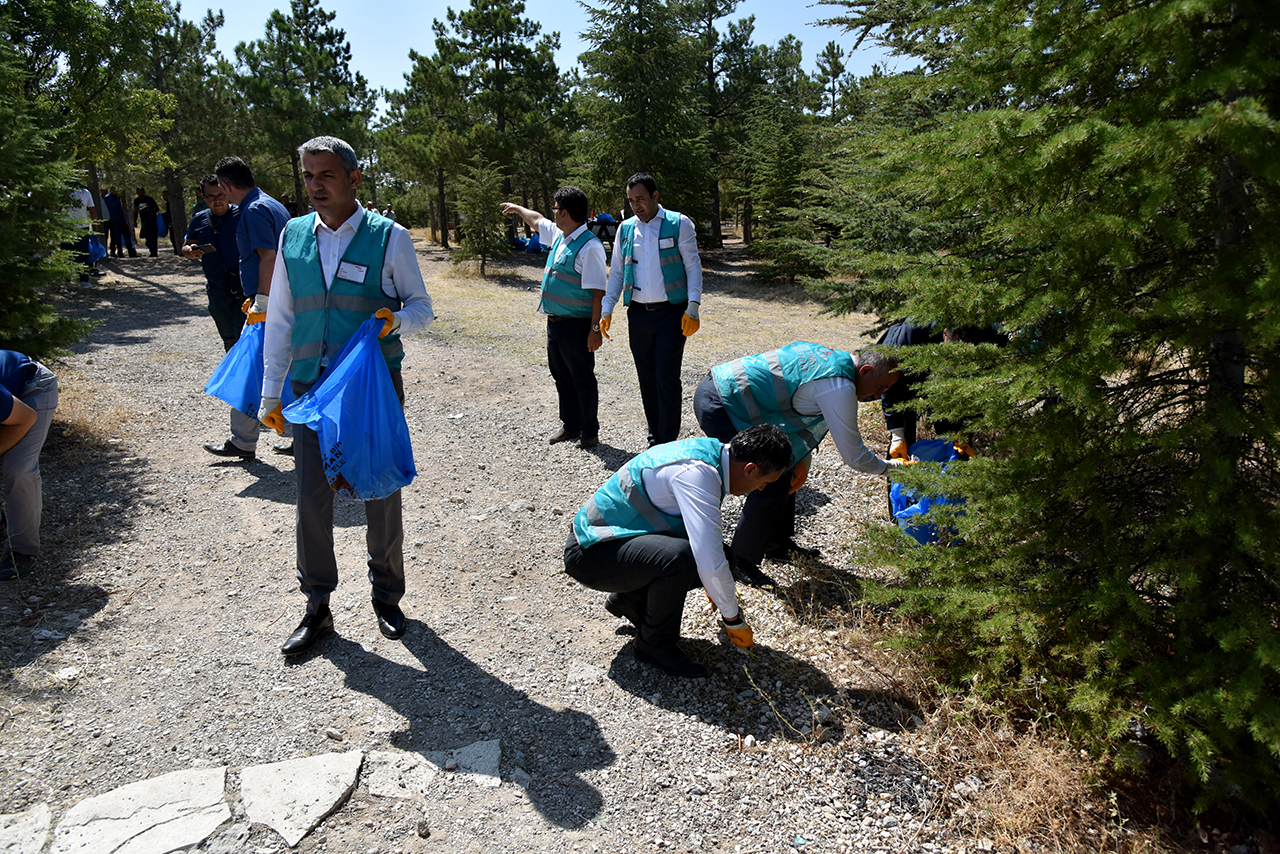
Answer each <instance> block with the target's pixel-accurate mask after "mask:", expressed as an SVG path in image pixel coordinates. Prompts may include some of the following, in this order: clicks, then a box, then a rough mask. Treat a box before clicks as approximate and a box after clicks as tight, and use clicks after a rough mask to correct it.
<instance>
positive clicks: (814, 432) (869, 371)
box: [693, 341, 903, 587]
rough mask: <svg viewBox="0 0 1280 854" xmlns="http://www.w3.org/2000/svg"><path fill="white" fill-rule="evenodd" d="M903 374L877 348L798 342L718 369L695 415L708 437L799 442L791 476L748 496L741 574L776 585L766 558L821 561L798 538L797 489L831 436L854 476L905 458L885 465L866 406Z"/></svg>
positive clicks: (699, 393)
mask: <svg viewBox="0 0 1280 854" xmlns="http://www.w3.org/2000/svg"><path fill="white" fill-rule="evenodd" d="M901 376H902V372H901V371H899V370H898V360H897V359H895V358H893V357H892V356H890V355H889V354H888V353H887V352H886V351H884V350H881V349H879V348H877V347H867V348H865V349H863V350H861V351H859V352H858V353H849V352H846V351H844V350H835V349H832V348H830V347H823V346H822V345H821V344H812V343H810V342H808V341H792V342H791V343H790V344H788V345H786V346H785V347H780V348H779V349H777V350H772V351H770V352H768V353H758V354H756V355H754V356H744V357H743V358H741V359H735V360H734V361H732V362H727V363H725V364H723V365H717V366H716V367H714V368H712V369H711V371H710V372H709V373H708V374H707V376H706V377H705V378H704V379H703V380H702V382H701V383H699V385H698V388H697V389H696V390H695V391H694V394H693V413H694V416H695V417H696V418H697V419H698V424H699V425H700V426H701V427H702V430H703V432H705V433H706V434H707V435H708V436H713V437H715V438H718V439H725V438H727V437H729V436H732V435H734V434H735V433H737V432H738V431H739V430H743V429H745V428H747V427H750V426H751V425H753V424H775V425H777V426H778V427H780V428H782V430H783V431H784V432H785V433H786V434H787V438H788V439H789V440H790V442H791V460H790V462H789V463H788V466H787V472H786V474H785V476H784V477H782V478H779V479H778V481H777V482H776V483H773V484H771V485H770V486H768V487H767V488H765V489H763V490H761V491H760V492H757V493H755V494H753V495H750V496H748V497H747V500H746V503H744V504H743V506H742V518H741V519H740V520H739V521H738V528H737V530H736V531H735V532H734V535H733V545H732V548H733V572H734V575H735V577H737V578H738V579H739V580H741V581H744V582H746V583H747V584H752V585H755V586H758V587H763V586H776V585H775V583H774V581H773V579H772V578H770V577H769V576H768V575H766V574H764V572H762V571H761V570H760V561H761V560H762V559H763V558H765V557H768V558H771V559H775V560H786V559H788V558H790V556H791V555H792V554H793V553H799V554H801V555H808V556H816V555H817V551H816V550H812V549H805V548H801V547H800V546H798V545H796V543H795V540H794V539H793V537H794V535H795V523H796V496H795V494H796V491H797V490H798V489H799V488H800V487H801V486H802V485H803V484H804V481H805V479H806V478H807V477H808V471H809V464H808V459H809V455H810V454H811V453H812V452H813V450H814V449H815V448H817V447H818V445H819V444H820V443H821V442H822V439H823V438H824V437H825V436H826V435H827V433H828V432H830V433H831V438H832V440H833V441H834V442H835V446H836V450H837V451H839V453H840V457H841V459H843V460H844V462H845V464H846V465H848V466H849V467H850V468H852V469H853V470H854V471H859V472H862V473H864V474H879V475H882V474H885V473H887V472H888V471H889V469H891V468H893V467H894V466H898V465H902V463H903V461H902V460H900V459H892V460H883V459H881V458H880V457H879V456H877V455H876V454H875V453H873V452H872V451H871V450H870V449H869V448H867V446H866V444H865V443H864V442H863V441H862V433H861V432H860V431H859V430H858V401H860V400H875V399H876V398H878V397H879V396H880V395H881V394H883V393H884V391H885V389H887V388H889V387H890V386H892V385H893V384H894V383H895V382H897V381H898V378H899V377H901Z"/></svg>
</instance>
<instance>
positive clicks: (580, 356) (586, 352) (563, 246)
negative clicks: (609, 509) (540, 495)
mask: <svg viewBox="0 0 1280 854" xmlns="http://www.w3.org/2000/svg"><path fill="white" fill-rule="evenodd" d="M502 212H503V214H507V215H510V214H515V215H517V216H519V217H520V218H521V219H523V220H524V221H525V222H526V223H528V225H529V227H530V228H536V229H537V230H538V240H540V241H541V242H542V244H543V245H544V246H547V245H549V246H550V247H551V251H550V252H549V253H548V255H547V268H546V270H544V271H543V273H542V290H541V292H540V294H539V297H538V311H540V312H542V313H543V314H545V315H546V316H547V367H548V368H550V370H551V378H552V379H553V380H554V381H555V384H556V397H557V398H558V399H559V403H560V430H559V431H558V432H556V433H554V434H552V436H551V438H550V440H549V441H550V443H551V444H552V445H554V444H556V443H558V442H571V441H573V440H575V439H576V440H578V444H579V445H580V446H581V447H583V448H590V447H592V446H594V445H597V444H599V442H600V390H599V387H598V385H597V384H596V355H595V354H596V350H599V349H600V345H601V344H602V343H604V338H603V337H602V336H601V334H600V305H601V302H602V300H603V299H604V271H605V263H604V244H603V243H601V242H600V238H598V237H596V236H595V235H594V234H592V233H591V232H590V231H588V230H587V218H588V216H589V215H590V212H591V207H590V205H589V204H588V202H587V194H586V193H584V192H583V191H582V190H580V189H579V188H577V187H574V186H572V185H570V186H566V187H561V188H560V189H558V190H556V195H555V207H554V208H552V216H553V217H555V220H554V221H552V220H549V219H547V218H546V217H544V216H543V215H542V214H540V213H538V212H537V211H533V210H530V209H529V208H526V207H521V206H520V205H517V204H515V203H513V202H503V204H502Z"/></svg>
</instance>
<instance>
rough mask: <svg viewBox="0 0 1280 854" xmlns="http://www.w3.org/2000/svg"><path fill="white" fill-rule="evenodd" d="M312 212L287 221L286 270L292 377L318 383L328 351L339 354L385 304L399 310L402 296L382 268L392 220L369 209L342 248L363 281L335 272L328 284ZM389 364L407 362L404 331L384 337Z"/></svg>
mask: <svg viewBox="0 0 1280 854" xmlns="http://www.w3.org/2000/svg"><path fill="white" fill-rule="evenodd" d="M317 216H319V214H315V213H312V214H308V215H307V216H302V217H297V218H296V219H291V220H289V224H288V225H286V226H285V230H284V242H283V245H282V251H283V253H284V264H285V269H286V270H287V271H288V273H289V293H290V294H291V295H292V297H293V312H294V318H293V334H292V337H291V339H290V343H291V344H292V348H293V378H294V379H295V380H298V381H299V382H314V381H315V379H316V378H317V377H318V376H320V367H321V366H320V362H321V360H322V359H323V358H324V356H325V355H333V354H336V353H337V352H338V351H339V350H340V349H342V345H343V344H345V343H346V342H347V339H348V338H350V337H351V336H352V335H353V334H354V333H355V331H356V329H357V328H359V326H360V324H361V323H364V322H365V321H366V320H368V319H369V316H370V315H372V314H374V313H376V312H377V311H378V309H380V308H389V309H391V310H392V311H397V310H399V309H400V307H401V303H400V300H399V298H398V297H395V296H394V295H393V296H388V295H387V294H386V293H384V292H383V290H382V269H383V264H384V262H385V259H386V255H387V244H388V242H389V241H390V240H391V220H389V219H387V218H386V217H384V216H382V215H381V214H379V213H375V212H373V211H370V210H366V211H365V212H364V219H362V220H361V221H360V225H359V227H358V228H357V229H356V233H355V236H353V237H352V238H351V243H350V244H349V245H348V246H347V251H346V252H344V253H342V260H341V261H340V262H339V265H338V266H339V268H341V266H342V262H348V263H350V264H354V265H359V266H361V267H364V268H366V269H365V275H364V281H363V282H352V281H349V280H347V279H343V278H341V277H339V276H338V275H337V273H336V272H335V273H334V277H333V281H332V282H331V283H330V285H329V287H328V288H327V289H326V288H325V286H324V269H323V268H322V267H321V266H320V251H319V247H318V246H317V244H316V232H315V217H317ZM378 344H379V345H380V346H381V349H382V356H383V358H384V359H386V360H387V367H388V368H389V369H391V370H393V371H398V370H400V363H401V362H402V361H404V345H403V344H401V342H400V336H399V335H395V334H392V335H388V336H387V337H385V338H382V339H379V341H378Z"/></svg>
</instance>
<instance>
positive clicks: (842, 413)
mask: <svg viewBox="0 0 1280 854" xmlns="http://www.w3.org/2000/svg"><path fill="white" fill-rule="evenodd" d="M791 407H792V408H793V409H794V410H795V411H796V412H799V413H800V414H801V415H809V416H813V415H821V416H822V418H823V420H824V421H826V422H827V427H828V428H829V429H830V430H831V441H833V442H835V444H836V450H837V451H839V452H840V458H841V459H842V460H844V463H845V465H847V466H848V467H849V468H851V469H853V470H854V471H860V472H862V473H863V474H884V473H885V472H886V471H887V470H888V468H889V463H888V462H886V461H885V460H882V459H880V458H879V457H878V456H876V455H875V454H874V453H872V451H871V449H870V448H868V447H867V445H866V443H865V442H863V441H862V431H860V430H859V429H858V387H857V386H855V385H854V384H853V381H852V380H847V379H845V378H844V377H827V378H826V379H821V380H812V381H810V382H807V383H801V384H800V387H799V388H797V389H796V393H795V394H794V395H792V396H791Z"/></svg>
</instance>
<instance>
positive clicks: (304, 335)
mask: <svg viewBox="0 0 1280 854" xmlns="http://www.w3.org/2000/svg"><path fill="white" fill-rule="evenodd" d="M298 155H299V156H300V157H301V159H302V177H303V181H304V183H305V184H306V187H307V194H308V195H309V196H310V197H311V204H312V206H313V207H314V208H315V213H312V214H308V215H306V216H303V217H298V218H296V219H291V220H289V223H288V225H286V226H285V229H284V232H283V233H282V234H281V235H280V246H279V251H278V252H277V253H276V258H275V267H274V269H273V270H272V274H271V304H270V307H269V308H268V310H267V312H266V315H267V317H266V321H265V322H266V335H265V338H266V341H265V344H264V352H263V355H264V357H265V362H266V367H265V373H264V376H263V382H262V408H261V410H259V411H260V412H261V413H263V415H262V423H263V424H265V425H266V426H268V427H271V428H272V429H274V430H275V431H276V432H278V433H282V432H283V431H284V417H283V415H282V414H281V409H280V394H281V391H282V390H283V388H284V379H285V375H286V373H288V371H289V369H290V366H292V368H293V374H292V382H293V386H292V387H293V393H294V394H295V395H297V396H298V397H301V396H302V395H303V394H305V393H306V392H307V391H308V390H309V389H310V388H311V387H312V386H313V385H315V384H316V383H317V382H320V381H321V380H322V379H323V378H324V374H325V370H326V369H327V368H328V366H329V360H330V359H332V358H333V357H334V356H335V355H337V353H338V351H339V350H340V349H341V348H342V345H343V344H345V343H346V341H347V339H348V338H350V337H351V335H352V334H353V333H354V332H355V331H356V329H357V328H358V327H359V326H360V324H361V323H363V322H364V321H366V320H368V319H369V317H370V316H371V315H373V316H377V317H380V318H382V319H383V320H384V321H385V323H384V325H383V328H382V334H381V336H380V337H381V339H382V341H381V344H382V355H383V357H385V358H386V360H387V367H388V369H390V371H391V381H392V384H393V385H394V386H395V389H396V395H397V396H398V397H399V398H400V403H401V405H403V404H404V383H403V382H402V380H401V377H400V363H401V361H402V360H403V359H404V347H403V346H402V345H401V343H400V336H401V335H408V334H410V333H413V332H417V331H419V330H422V329H426V328H427V326H429V325H430V324H431V321H432V320H434V319H435V315H434V314H433V313H432V310H431V297H430V296H429V295H428V294H427V289H426V286H425V285H424V284H423V281H422V271H421V270H420V269H419V268H418V258H417V255H416V254H415V252H414V249H413V239H412V238H411V237H410V236H409V232H408V231H406V230H405V229H404V227H403V226H399V225H396V224H395V223H393V222H391V221H390V220H388V219H387V218H386V217H384V216H382V215H381V214H379V213H377V212H376V211H372V210H365V209H364V208H363V207H361V206H360V203H359V202H357V201H356V190H357V189H359V187H360V180H361V171H360V162H359V161H358V160H357V159H356V153H355V151H353V150H352V148H351V146H350V145H348V144H347V143H345V142H343V141H342V140H340V139H336V138H334V137H331V136H318V137H316V138H314V139H311V140H308V141H307V142H305V143H303V144H302V145H301V146H300V147H299V148H298ZM294 431H295V432H294V457H293V459H294V470H295V471H296V472H297V476H298V571H297V576H298V584H299V586H300V587H301V588H302V592H303V595H305V596H306V598H307V612H306V615H305V616H304V617H303V619H302V622H301V623H300V624H299V625H298V628H297V629H296V630H295V631H294V633H293V634H292V635H290V636H289V639H288V640H287V641H285V644H284V646H283V647H282V648H281V652H283V653H284V654H285V655H286V656H292V655H299V654H301V653H303V652H306V651H307V650H309V649H311V647H313V646H314V645H315V643H316V641H317V640H319V639H320V638H321V637H323V636H324V635H326V634H328V633H329V632H332V631H333V615H332V614H331V613H330V611H329V594H330V593H332V592H333V590H334V588H336V587H337V586H338V564H337V560H336V559H335V557H334V553H333V490H332V489H330V487H329V482H328V480H327V479H326V478H325V475H324V464H323V460H322V459H321V456H320V441H319V438H318V437H317V436H316V434H315V432H314V431H313V430H310V429H308V428H307V427H305V426H303V425H301V424H298V425H294ZM364 512H365V520H366V521H367V523H368V529H367V532H366V535H365V543H366V545H367V546H368V553H369V559H368V566H369V582H370V583H371V584H372V585H373V610H374V613H375V614H376V615H377V620H378V629H379V631H381V632H382V634H383V635H385V636H386V637H388V638H393V639H394V638H398V637H400V636H401V635H403V634H404V631H405V616H404V612H403V611H402V610H401V609H400V604H399V603H400V599H401V597H403V596H404V590H405V584H404V553H403V543H404V527H403V524H402V520H401V510H400V492H399V490H397V491H396V492H394V493H392V494H391V495H389V496H387V497H386V498H384V499H382V500H380V501H366V502H365V503H364Z"/></svg>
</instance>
